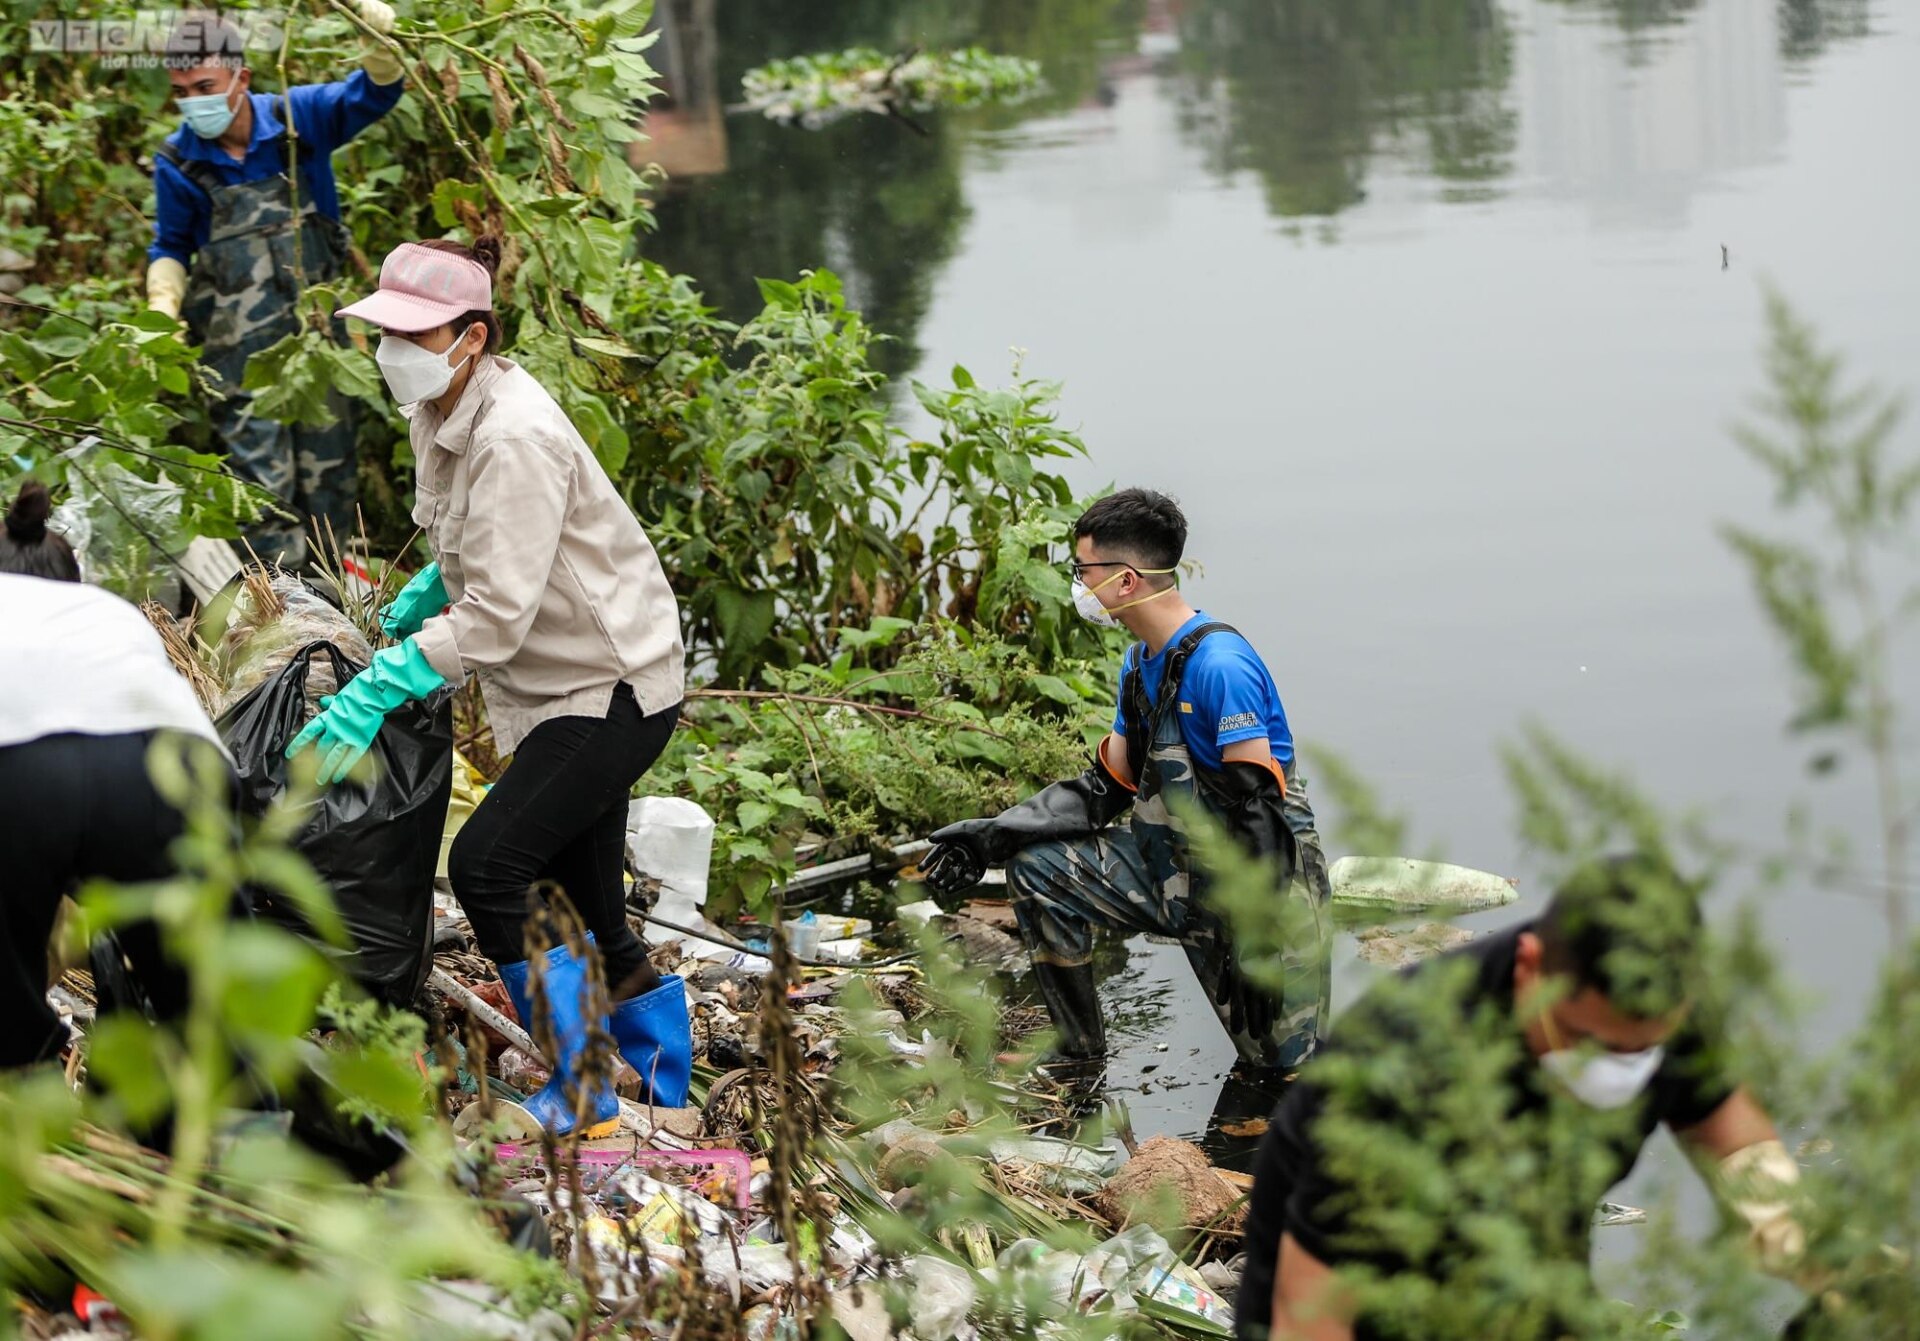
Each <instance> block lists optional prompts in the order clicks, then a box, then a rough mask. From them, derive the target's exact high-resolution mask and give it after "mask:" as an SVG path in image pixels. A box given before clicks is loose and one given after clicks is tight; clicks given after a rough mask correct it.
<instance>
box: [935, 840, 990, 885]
mask: <svg viewBox="0 0 1920 1341" xmlns="http://www.w3.org/2000/svg"><path fill="white" fill-rule="evenodd" d="M920 873H921V874H922V875H924V876H926V878H927V884H928V885H930V886H931V887H932V888H933V891H934V892H935V893H936V894H958V893H959V892H960V891H961V890H963V889H972V888H973V887H974V886H975V885H977V884H979V883H980V877H981V876H983V875H985V874H986V873H987V864H986V863H985V862H983V861H981V860H980V858H979V857H977V856H976V855H975V854H974V850H973V847H972V845H971V844H968V843H958V842H953V843H949V842H941V841H940V840H938V839H937V838H936V839H935V840H934V845H933V851H932V852H930V853H928V854H927V859H926V860H925V861H923V862H921V863H920Z"/></svg>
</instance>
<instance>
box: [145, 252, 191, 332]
mask: <svg viewBox="0 0 1920 1341" xmlns="http://www.w3.org/2000/svg"><path fill="white" fill-rule="evenodd" d="M186 296H187V268H186V267H185V266H184V265H181V264H180V262H178V261H176V260H174V259H173V257H171V256H162V257H161V258H160V259H159V260H157V261H155V262H154V263H153V264H152V265H150V266H148V267H147V310H148V311H149V312H165V313H166V314H167V315H168V316H170V317H172V318H173V319H174V320H175V321H178V320H180V304H181V303H182V302H183V301H185V299H186Z"/></svg>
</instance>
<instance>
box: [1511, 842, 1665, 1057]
mask: <svg viewBox="0 0 1920 1341" xmlns="http://www.w3.org/2000/svg"><path fill="white" fill-rule="evenodd" d="M1701 926H1702V923H1701V918H1700V890H1699V886H1698V885H1697V884H1696V883H1693V882H1690V881H1688V880H1687V879H1685V878H1684V877H1683V876H1681V874H1680V873H1679V872H1678V871H1677V870H1675V869H1674V867H1673V866H1672V865H1671V864H1670V863H1669V862H1668V861H1667V860H1666V858H1664V857H1662V856H1658V855H1655V854H1650V853H1644V852H1636V853H1630V854H1626V855H1622V856H1613V857H1607V858H1604V859H1602V860H1599V861H1595V862H1592V863H1589V864H1588V865H1586V866H1583V867H1581V868H1580V869H1578V870H1576V871H1575V872H1574V873H1573V874H1572V875H1571V876H1569V877H1568V878H1567V880H1566V881H1565V883H1563V884H1562V885H1561V886H1560V888H1559V889H1557V890H1555V891H1554V895H1553V898H1552V900H1551V901H1549V902H1548V904H1547V907H1546V911H1545V912H1543V913H1541V915H1540V917H1539V919H1538V920H1537V921H1535V922H1534V924H1533V931H1534V934H1535V935H1537V936H1538V937H1539V938H1540V946H1541V968H1542V969H1543V970H1544V971H1546V972H1548V973H1552V974H1559V975H1564V976H1566V977H1570V978H1572V979H1573V980H1574V982H1575V983H1576V984H1578V985H1579V986H1580V987H1591V988H1593V989H1594V990H1595V991H1597V992H1599V993H1600V994H1601V995H1602V996H1604V997H1606V998H1607V1000H1608V1001H1609V1002H1610V1003H1611V1004H1612V1005H1613V1007H1614V1009H1616V1010H1618V1011H1620V1012H1621V1013H1622V1014H1625V1015H1631V1016H1633V1017H1635V1018H1636V1019H1647V1020H1651V1019H1658V1018H1660V1017H1662V1016H1665V1015H1669V1014H1671V1013H1673V1012H1674V1011H1675V1010H1678V1009H1679V1008H1680V1007H1681V1006H1683V1005H1685V1004H1686V1003H1687V1001H1688V1000H1689V998H1690V997H1691V996H1692V995H1693V987H1694V981H1695V977H1696V975H1697V973H1698V971H1699V961H1700V939H1701Z"/></svg>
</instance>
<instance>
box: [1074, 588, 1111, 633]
mask: <svg viewBox="0 0 1920 1341" xmlns="http://www.w3.org/2000/svg"><path fill="white" fill-rule="evenodd" d="M1073 608H1074V609H1076V610H1078V611H1079V612H1080V618H1082V619H1084V620H1086V621H1087V622H1088V623H1089V624H1098V625H1099V626H1100V627H1101V628H1103V629H1117V628H1119V627H1120V620H1119V619H1118V618H1117V617H1116V616H1115V615H1114V613H1113V612H1112V611H1111V610H1109V609H1107V607H1106V606H1104V605H1102V604H1100V598H1099V597H1098V596H1096V595H1094V594H1093V588H1092V587H1089V586H1088V585H1087V584H1086V583H1084V582H1082V581H1081V580H1080V579H1079V578H1077V577H1076V578H1074V579H1073Z"/></svg>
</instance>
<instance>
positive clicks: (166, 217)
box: [147, 70, 406, 265]
mask: <svg viewBox="0 0 1920 1341" xmlns="http://www.w3.org/2000/svg"><path fill="white" fill-rule="evenodd" d="M405 88H406V81H405V80H403V79H399V80H395V81H394V82H393V83H391V84H376V83H374V82H373V80H371V79H369V78H368V77H367V72H366V71H365V70H355V71H354V72H353V73H352V74H350V75H348V76H347V77H346V78H345V79H342V80H340V81H338V82H337V83H332V84H301V85H298V86H296V87H294V88H291V89H289V90H287V101H288V103H289V104H290V105H291V107H292V108H293V128H294V129H295V130H297V131H298V132H299V133H300V143H301V146H302V147H303V148H311V149H312V151H313V153H312V156H311V157H310V158H308V159H307V161H306V165H305V166H304V167H303V168H302V169H301V171H300V204H301V208H303V209H304V208H305V207H306V205H307V204H308V202H311V203H312V205H313V207H314V208H315V209H317V210H319V211H320V212H321V213H322V214H324V215H326V216H327V217H328V218H329V219H338V218H339V217H340V191H339V188H338V187H337V186H335V185H334V180H333V151H334V150H336V149H338V148H339V147H340V146H341V145H343V144H345V143H346V142H347V141H348V140H351V139H352V138H353V137H354V136H356V135H358V134H359V133H360V132H361V131H363V130H365V129H366V128H367V127H368V126H370V125H372V124H373V123H374V122H376V121H378V120H379V119H380V118H381V117H383V116H385V115H386V114H387V113H388V112H390V111H392V110H393V107H394V104H395V103H397V102H399V101H400V94H401V92H402V91H403V90H404V89H405ZM247 96H248V98H249V99H250V100H251V101H252V103H253V134H252V135H251V136H250V137H249V138H248V140H247V156H246V157H245V158H240V159H236V158H234V157H233V156H232V155H231V154H229V153H228V152H227V151H226V150H225V149H222V148H221V147H220V146H219V145H218V144H217V143H215V142H214V141H212V140H204V139H201V138H200V137H199V136H198V135H195V134H194V133H193V132H192V131H191V130H189V129H188V128H187V127H186V126H184V125H183V126H181V127H180V129H178V130H176V131H175V132H173V134H171V135H169V136H167V143H168V144H170V145H172V146H173V147H174V148H175V149H177V150H179V151H180V157H182V158H184V159H186V160H187V161H188V162H189V163H191V162H193V161H195V160H196V159H198V160H200V161H202V162H207V163H211V164H213V165H214V166H215V167H216V168H217V169H219V172H220V178H221V180H222V181H224V182H226V183H227V184H228V185H230V186H231V185H237V184H239V183H241V182H257V181H261V180H264V179H265V178H268V177H276V176H278V175H279V174H280V165H281V162H282V159H281V156H280V154H279V152H278V151H276V150H274V149H272V148H270V147H269V142H270V141H271V140H272V139H273V137H274V136H276V135H278V134H279V133H280V132H281V130H282V129H284V127H283V126H282V124H281V121H280V113H279V110H278V109H279V105H280V95H279V94H277V93H250V94H248V95H247ZM288 155H289V157H291V155H292V145H291V144H289V145H288ZM153 205H154V209H153V245H152V246H151V247H148V248H147V260H148V261H149V262H151V261H157V260H159V259H160V258H161V257H162V256H171V257H172V258H173V259H174V260H176V261H178V262H180V264H182V265H189V264H191V263H192V261H193V256H194V253H195V252H197V251H199V250H200V248H202V247H204V246H206V245H207V233H208V228H209V224H210V222H211V205H210V203H209V201H208V200H207V193H206V192H204V191H202V190H201V189H200V188H199V187H198V186H195V185H194V184H193V183H192V182H191V181H189V180H188V179H187V174H186V173H184V172H182V171H181V170H180V169H179V168H176V167H175V166H174V165H173V164H171V163H169V162H167V160H166V159H164V158H161V157H159V156H158V155H155V156H154V160H153Z"/></svg>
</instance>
